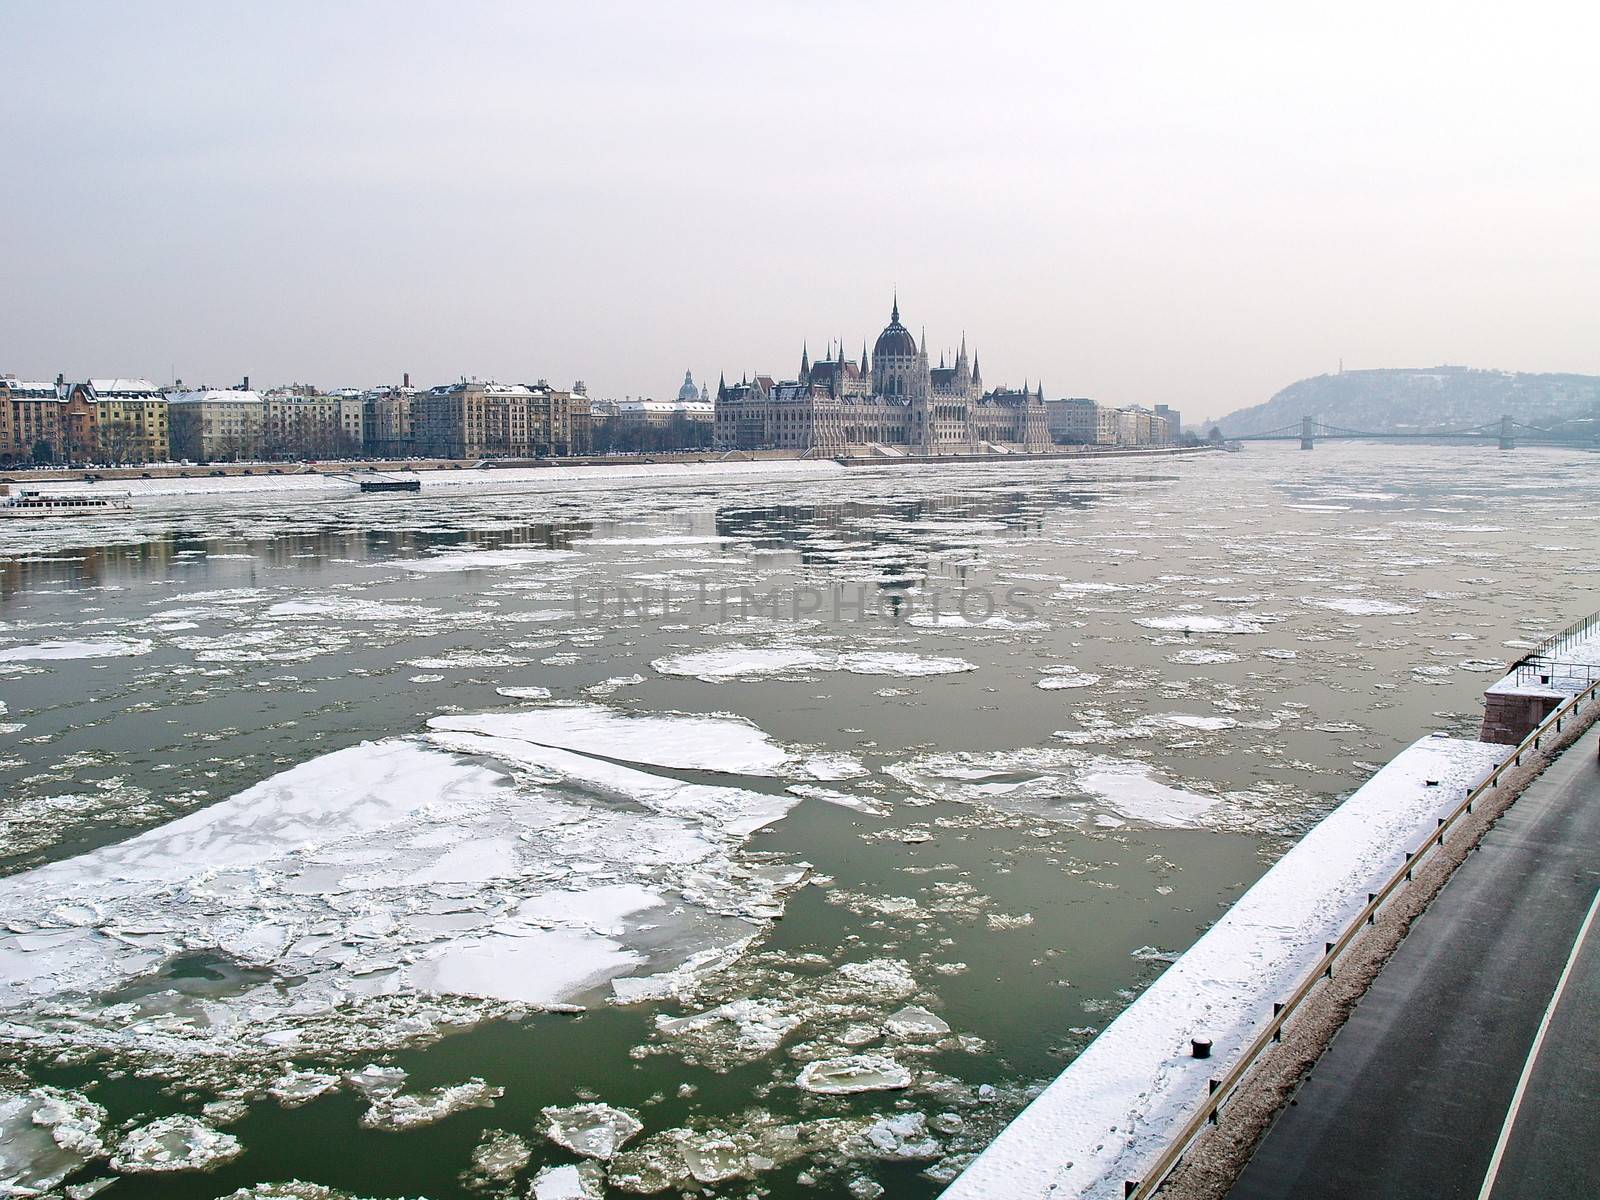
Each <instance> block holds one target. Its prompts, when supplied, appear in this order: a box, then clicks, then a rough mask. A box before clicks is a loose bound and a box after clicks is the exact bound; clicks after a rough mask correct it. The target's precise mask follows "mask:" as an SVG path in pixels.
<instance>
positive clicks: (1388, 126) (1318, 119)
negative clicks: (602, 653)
mask: <svg viewBox="0 0 1600 1200" xmlns="http://www.w3.org/2000/svg"><path fill="white" fill-rule="evenodd" d="M1597 10H1600V6H1596V5H1593V4H1578V3H1568V4H1563V5H1549V6H1546V7H1539V6H1529V5H1516V6H1513V5H1495V6H1488V5H1483V6H1474V5H1463V4H1448V5H1445V4H1440V5H1425V4H1419V3H1401V4H1395V3H1392V2H1389V3H1383V4H1372V5H1366V4H1350V3H1345V4H1339V5H1318V6H1315V7H1314V8H1313V7H1312V6H1308V5H1296V4H1283V3H1281V0H1279V2H1275V3H1270V4H1260V5H1256V4H1233V5H1228V4H1221V3H1219V4H1187V3H1186V4H1177V5H1164V4H1154V3H1144V4H1108V3H1104V2H1103V0H1101V2H1097V3H1094V4H1060V3H1039V4H1003V3H1002V4H966V5H948V6H946V5H941V4H937V3H918V4H873V5H864V4H845V3H841V4H837V5H833V4H821V3H808V4H777V3H749V2H743V3H728V4H721V3H716V4H713V3H706V4H694V3H687V2H685V3H678V4H663V3H630V4H612V3H603V2H596V0H585V2H584V3H582V4H556V3H534V2H531V0H529V2H524V3H504V4H502V3H490V2H481V3H480V2H463V3H442V2H441V3H436V4H433V3H430V4H422V3H408V2H406V0H381V2H374V3H354V2H341V3H337V4H326V3H320V2H319V3H292V2H284V0H276V2H273V3H266V2H265V0H262V2H259V3H251V4H243V3H241V4H232V3H227V4H224V3H216V2H215V0H204V2H194V3H162V2H159V0H140V2H139V3H131V4H129V3H113V2H111V0H105V2H103V3H75V2H70V0H49V2H45V0H37V2H32V3H24V2H20V0H13V2H10V3H4V4H0V45H4V46H5V47H6V55H5V63H6V67H5V71H6V78H5V83H4V91H3V93H0V94H3V96H4V99H3V101H0V146H3V147H4V161H5V165H6V168H7V178H6V180H5V182H4V185H3V187H0V269H3V271H4V274H5V282H4V286H3V287H0V371H9V372H15V373H18V374H23V375H32V376H51V377H53V376H54V375H55V374H56V373H57V372H58V371H60V372H65V373H66V374H67V375H68V376H69V377H84V376H89V375H111V374H131V375H147V376H149V377H151V378H154V379H156V380H158V381H163V382H164V381H166V380H168V379H169V378H170V377H171V373H172V371H173V370H174V369H176V372H177V374H178V375H179V376H181V377H182V378H183V379H184V380H186V381H188V382H191V383H194V382H201V381H204V382H208V383H211V384H227V383H232V382H234V381H236V380H237V379H238V377H239V376H241V375H244V374H247V373H248V374H249V375H250V377H251V381H252V383H256V384H271V383H278V382H286V381H289V380H305V381H309V382H313V383H316V384H319V385H321V386H324V387H335V386H345V385H353V386H354V385H362V386H364V385H369V384H373V383H377V382H388V381H398V379H399V377H400V374H401V372H403V371H409V372H410V373H411V377H412V381H413V382H414V383H424V384H427V383H434V382H440V381H444V380H447V379H454V378H456V377H457V376H459V375H462V374H476V375H479V376H482V377H493V378H499V379H505V380H519V381H531V380H533V379H535V378H540V377H544V378H548V379H550V380H551V381H552V382H557V383H563V384H565V383H570V382H571V381H572V380H574V379H578V378H582V379H586V380H587V381H589V383H590V388H591V392H593V393H595V394H598V395H617V396H621V395H623V394H641V393H644V394H652V395H657V396H662V395H670V394H671V393H672V392H673V391H674V389H675V388H676V385H677V383H678V382H679V380H681V378H682V373H683V370H684V368H685V367H692V368H693V369H694V371H695V376H696V378H697V379H699V378H701V377H702V376H709V377H710V379H711V380H712V382H713V383H714V382H715V380H716V376H717V373H718V372H719V371H726V372H727V373H728V374H729V375H730V376H732V377H737V376H738V375H739V374H740V373H741V372H744V371H764V372H769V373H773V374H779V375H782V376H790V375H792V374H793V373H794V370H795V368H796V366H797V365H798V359H799V355H800V346H801V342H802V340H803V339H809V341H810V345H811V351H812V355H813V357H815V356H816V355H817V354H818V352H819V351H820V350H822V349H824V348H825V343H826V342H827V340H828V339H829V338H831V337H835V336H842V337H843V338H844V340H845V345H846V347H847V349H848V351H849V352H850V354H851V355H852V356H854V355H857V354H859V353H860V346H861V343H862V341H863V340H864V339H870V338H873V337H875V336H876V334H877V332H878V331H879V329H881V327H882V326H883V324H884V322H885V320H886V319H887V315H888V307H889V299H890V292H891V289H892V288H893V287H895V286H896V285H898V287H899V291H900V300H901V309H902V315H903V318H904V319H905V321H906V323H907V324H909V325H910V326H911V327H912V329H913V330H918V329H920V328H921V327H922V326H924V325H926V327H927V332H928V339H929V345H930V348H931V349H933V351H934V352H935V355H936V356H937V351H938V349H939V348H940V347H946V346H953V345H954V344H955V343H956V342H957V341H958V340H959V338H960V336H961V332H962V330H963V329H964V330H965V331H966V333H967V336H968V339H969V344H971V345H973V346H975V347H976V349H977V350H978V352H979V353H980V355H981V356H982V365H983V371H984V379H985V382H986V383H988V384H990V385H993V384H997V383H1002V382H1009V383H1012V384H1020V383H1021V382H1022V380H1023V379H1024V378H1027V379H1029V380H1032V381H1036V380H1039V379H1041V378H1042V379H1043V381H1044V385H1045V389H1046V392H1047V394H1048V395H1051V396H1057V395H1092V396H1096V397H1098V398H1100V399H1103V400H1107V401H1112V402H1117V403H1126V402H1131V401H1141V402H1145V403H1149V404H1154V403H1162V402H1164V403H1169V404H1172V405H1174V406H1176V407H1178V408H1180V409H1182V410H1183V411H1184V412H1185V413H1186V414H1192V415H1193V416H1199V415H1220V414H1221V413H1223V412H1226V411H1229V410H1231V409H1233V408H1236V407H1240V406H1242V405H1246V404H1253V403H1257V402H1259V401H1261V400H1264V399H1265V398H1266V397H1267V396H1268V395H1270V394H1271V393H1272V392H1273V391H1275V390H1276V389H1278V388H1279V387H1282V386H1284V385H1285V384H1287V383H1289V382H1291V381H1292V380H1294V379H1297V378H1300V377H1302V376H1305V375H1314V374H1319V373H1322V372H1325V371H1332V370H1335V369H1336V368H1337V366H1338V362H1339V359H1340V358H1341V357H1342V358H1343V360H1344V362H1345V365H1346V366H1347V367H1368V366H1416V365H1433V364H1436V363H1440V362H1453V363H1465V364H1468V365H1472V366H1481V367H1502V368H1508V369H1520V370H1561V371H1581V372H1590V373H1600V69H1597V68H1596V65H1595V58H1594V55H1595V47H1596V46H1597V45H1600V17H1597V16H1596V12H1597Z"/></svg>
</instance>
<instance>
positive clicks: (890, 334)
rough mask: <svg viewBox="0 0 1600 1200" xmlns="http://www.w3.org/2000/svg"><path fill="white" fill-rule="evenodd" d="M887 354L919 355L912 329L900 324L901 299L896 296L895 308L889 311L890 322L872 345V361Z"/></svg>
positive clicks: (907, 356) (910, 356) (909, 356)
mask: <svg viewBox="0 0 1600 1200" xmlns="http://www.w3.org/2000/svg"><path fill="white" fill-rule="evenodd" d="M885 355H890V356H901V357H905V358H915V357H916V355H917V339H916V338H914V337H912V336H911V331H910V330H909V329H907V328H906V327H905V326H904V325H902V324H900V300H899V297H896V298H895V302H894V308H893V309H891V310H890V313H889V323H888V324H887V325H885V326H884V328H883V332H882V333H880V334H879V335H878V340H877V341H876V342H875V343H874V344H873V347H872V361H873V362H877V361H878V359H880V358H882V357H884V356H885Z"/></svg>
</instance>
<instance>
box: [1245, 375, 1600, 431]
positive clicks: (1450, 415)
mask: <svg viewBox="0 0 1600 1200" xmlns="http://www.w3.org/2000/svg"><path fill="white" fill-rule="evenodd" d="M1505 413H1510V414H1511V415H1512V416H1513V417H1515V418H1516V419H1517V420H1518V421H1522V422H1525V423H1526V424H1529V425H1538V426H1542V427H1545V428H1549V427H1551V426H1553V425H1555V424H1557V423H1559V422H1562V421H1566V420H1570V419H1572V418H1577V417H1590V416H1596V415H1600V376H1596V375H1533V374H1525V373H1514V372H1508V371H1475V370H1471V369H1470V368H1467V367H1429V368H1425V369H1414V368H1403V367H1402V368H1388V369H1384V370H1376V371H1342V372H1340V373H1339V374H1337V375H1318V376H1316V377H1314V378H1312V379H1302V380H1300V381H1299V382H1298V383H1291V384H1290V385H1289V386H1288V387H1286V388H1284V389H1283V390H1282V391H1280V392H1278V393H1277V394H1276V395H1275V396H1273V397H1272V399H1270V400H1268V401H1267V402H1266V403H1265V404H1257V405H1255V406H1254V407H1252V408H1241V409H1240V410H1239V411H1238V412H1234V413H1230V414H1229V415H1227V416H1226V417H1223V418H1222V420H1221V421H1219V422H1216V423H1217V424H1218V425H1220V426H1221V427H1222V431H1223V432H1224V433H1226V434H1228V435H1229V436H1232V437H1237V436H1239V435H1241V434H1246V433H1265V432H1267V431H1268V430H1272V429H1277V428H1279V427H1281V426H1284V425H1298V424H1299V423H1300V418H1301V417H1303V416H1307V415H1310V416H1314V417H1318V418H1319V419H1321V420H1322V421H1323V422H1324V423H1325V424H1328V425H1336V426H1339V427H1341V428H1344V429H1358V430H1362V431H1367V432H1372V433H1389V432H1402V431H1409V430H1426V429H1455V428H1462V427H1465V426H1472V425H1483V424H1486V423H1488V422H1490V421H1498V420H1499V419H1500V417H1501V416H1502V415H1504V414H1505Z"/></svg>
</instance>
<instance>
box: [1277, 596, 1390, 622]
mask: <svg viewBox="0 0 1600 1200" xmlns="http://www.w3.org/2000/svg"><path fill="white" fill-rule="evenodd" d="M1300 603H1301V604H1304V605H1307V606H1308V607H1311V608H1322V609H1326V610H1327V611H1329V612H1337V613H1344V614H1346V615H1347V616H1352V617H1399V616H1406V615H1408V614H1410V613H1414V612H1417V611H1418V610H1417V609H1415V608H1413V607H1411V606H1409V605H1405V604H1396V603H1395V602H1394V601H1392V600H1370V599H1363V598H1361V597H1356V596H1301V597H1300Z"/></svg>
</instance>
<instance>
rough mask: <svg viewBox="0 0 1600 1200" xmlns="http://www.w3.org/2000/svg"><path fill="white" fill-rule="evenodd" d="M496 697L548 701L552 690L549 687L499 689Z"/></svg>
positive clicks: (496, 689)
mask: <svg viewBox="0 0 1600 1200" xmlns="http://www.w3.org/2000/svg"><path fill="white" fill-rule="evenodd" d="M494 692H495V695H497V696H504V697H506V698H507V699H508V700H548V699H550V689H549V688H547V687H497V688H495V690H494Z"/></svg>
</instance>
